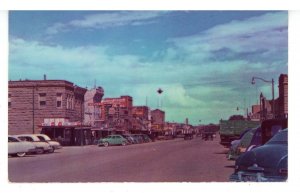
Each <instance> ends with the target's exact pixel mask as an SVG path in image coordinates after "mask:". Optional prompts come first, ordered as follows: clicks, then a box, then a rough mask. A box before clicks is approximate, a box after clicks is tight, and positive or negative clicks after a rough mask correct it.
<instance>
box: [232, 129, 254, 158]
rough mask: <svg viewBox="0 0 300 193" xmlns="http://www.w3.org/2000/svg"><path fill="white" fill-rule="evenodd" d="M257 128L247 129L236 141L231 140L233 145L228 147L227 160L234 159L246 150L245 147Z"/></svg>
mask: <svg viewBox="0 0 300 193" xmlns="http://www.w3.org/2000/svg"><path fill="white" fill-rule="evenodd" d="M256 130H257V128H252V129H249V130H247V132H245V133H244V134H243V136H242V138H241V139H240V140H238V141H236V143H234V142H235V141H233V142H231V143H233V145H232V146H231V147H230V149H229V151H228V154H227V159H229V160H235V159H236V158H238V157H239V156H240V155H241V154H242V153H244V152H246V149H247V147H248V146H249V145H250V142H251V140H252V138H253V136H254V134H255V132H256Z"/></svg>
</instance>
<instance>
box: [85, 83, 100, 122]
mask: <svg viewBox="0 0 300 193" xmlns="http://www.w3.org/2000/svg"><path fill="white" fill-rule="evenodd" d="M103 95H104V90H103V88H102V87H97V88H94V89H91V90H88V91H87V92H86V93H85V95H84V124H85V125H91V126H92V127H101V108H100V107H101V100H102V97H103Z"/></svg>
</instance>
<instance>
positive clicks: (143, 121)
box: [132, 106, 150, 130]
mask: <svg viewBox="0 0 300 193" xmlns="http://www.w3.org/2000/svg"><path fill="white" fill-rule="evenodd" d="M149 110H150V109H149V107H147V106H134V107H132V118H133V119H132V129H134V130H147V129H149V128H150V119H149V118H150V116H149V114H150V113H149Z"/></svg>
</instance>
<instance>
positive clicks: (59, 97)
mask: <svg viewBox="0 0 300 193" xmlns="http://www.w3.org/2000/svg"><path fill="white" fill-rule="evenodd" d="M56 107H57V108H61V107H62V93H56Z"/></svg>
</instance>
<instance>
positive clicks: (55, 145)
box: [35, 134, 62, 152]
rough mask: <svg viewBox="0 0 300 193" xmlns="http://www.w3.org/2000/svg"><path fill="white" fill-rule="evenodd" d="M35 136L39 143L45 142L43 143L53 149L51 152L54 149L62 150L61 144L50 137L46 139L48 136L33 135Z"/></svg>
mask: <svg viewBox="0 0 300 193" xmlns="http://www.w3.org/2000/svg"><path fill="white" fill-rule="evenodd" d="M35 136H37V137H38V138H39V139H40V140H41V141H45V142H47V143H49V144H50V146H51V148H52V149H53V152H54V151H55V150H56V149H61V148H62V146H61V144H60V143H59V142H58V141H55V140H52V139H50V137H48V135H45V134H35Z"/></svg>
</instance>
